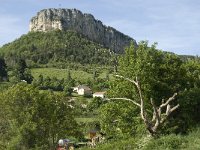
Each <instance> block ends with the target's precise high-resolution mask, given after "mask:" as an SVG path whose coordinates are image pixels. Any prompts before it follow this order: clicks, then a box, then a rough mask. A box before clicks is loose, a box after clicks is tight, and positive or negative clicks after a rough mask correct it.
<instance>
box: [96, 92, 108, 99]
mask: <svg viewBox="0 0 200 150" xmlns="http://www.w3.org/2000/svg"><path fill="white" fill-rule="evenodd" d="M105 94H106V92H95V93H94V94H93V98H94V97H101V98H105Z"/></svg>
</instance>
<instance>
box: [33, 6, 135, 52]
mask: <svg viewBox="0 0 200 150" xmlns="http://www.w3.org/2000/svg"><path fill="white" fill-rule="evenodd" d="M55 29H60V30H74V31H76V32H78V33H80V34H82V35H84V36H86V37H87V38H89V39H90V40H92V41H95V42H97V43H99V44H102V45H104V46H105V47H107V48H110V49H111V50H113V51H114V52H116V53H122V52H123V51H124V48H125V47H126V46H129V44H130V41H133V42H134V44H135V45H137V44H136V41H135V40H134V39H132V38H130V37H129V36H127V35H124V34H123V33H121V32H119V31H117V30H116V29H114V28H112V27H109V26H105V25H103V24H102V22H101V21H99V20H96V19H95V18H94V17H93V16H92V15H91V14H83V13H82V12H81V11H79V10H77V9H44V10H41V11H40V12H38V13H37V16H35V17H33V18H32V19H31V22H30V31H43V32H46V31H51V30H55Z"/></svg>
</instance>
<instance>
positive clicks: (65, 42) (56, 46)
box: [0, 30, 110, 66]
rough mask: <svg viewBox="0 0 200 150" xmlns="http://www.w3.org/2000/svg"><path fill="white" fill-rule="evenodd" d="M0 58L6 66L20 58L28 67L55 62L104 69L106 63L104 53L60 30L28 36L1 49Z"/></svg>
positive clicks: (91, 43)
mask: <svg viewBox="0 0 200 150" xmlns="http://www.w3.org/2000/svg"><path fill="white" fill-rule="evenodd" d="M0 55H3V56H4V58H5V60H6V62H7V64H8V65H13V63H15V62H16V60H17V59H18V58H22V59H25V60H26V62H27V63H28V65H29V66H33V65H38V64H48V63H51V64H56V63H57V62H63V63H68V62H76V63H80V64H101V65H107V64H109V60H110V52H109V50H108V49H105V48H103V46H101V45H99V44H97V43H94V42H92V41H90V40H88V39H87V38H85V37H83V36H82V35H80V34H78V33H75V32H73V31H60V30H55V31H50V32H29V33H28V34H26V35H23V36H21V37H20V38H19V39H17V40H15V41H14V42H11V43H8V44H6V45H4V46H3V47H1V48H0Z"/></svg>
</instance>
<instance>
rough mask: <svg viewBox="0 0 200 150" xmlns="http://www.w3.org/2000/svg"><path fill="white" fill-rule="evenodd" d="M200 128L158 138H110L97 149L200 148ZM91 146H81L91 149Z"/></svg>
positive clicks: (167, 149) (185, 149)
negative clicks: (182, 133) (184, 133)
mask: <svg viewBox="0 0 200 150" xmlns="http://www.w3.org/2000/svg"><path fill="white" fill-rule="evenodd" d="M199 137H200V128H195V129H194V130H193V131H191V132H189V133H188V134H187V135H179V134H178V135H176V134H169V135H163V136H161V137H159V138H157V139H153V138H151V137H147V136H145V135H144V136H139V137H135V138H133V137H130V138H125V139H118V140H110V141H106V142H105V143H103V144H99V145H97V147H96V148H95V149H96V150H108V149H115V150H122V149H126V150H137V149H138V150H198V149H199V148H200V138H199ZM89 149H91V148H86V147H85V148H81V150H89Z"/></svg>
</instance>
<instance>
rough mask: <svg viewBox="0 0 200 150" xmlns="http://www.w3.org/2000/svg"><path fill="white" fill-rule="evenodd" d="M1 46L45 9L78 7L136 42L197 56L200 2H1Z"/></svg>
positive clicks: (105, 0) (99, 0)
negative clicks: (143, 41)
mask: <svg viewBox="0 0 200 150" xmlns="http://www.w3.org/2000/svg"><path fill="white" fill-rule="evenodd" d="M0 2H1V3H0V4H1V7H0V46H2V45H3V44H6V43H8V42H12V41H13V40H14V39H16V38H19V37H20V36H21V35H22V34H26V33H27V32H28V30H29V21H30V19H31V17H33V16H35V15H36V13H37V12H38V11H40V10H41V9H45V8H77V9H79V10H81V11H82V12H83V13H91V14H93V15H94V17H95V18H96V19H98V20H101V21H102V22H103V23H104V24H105V25H107V26H112V27H114V28H116V29H117V30H119V31H121V32H123V33H125V34H127V35H129V36H130V37H132V38H134V39H135V40H136V41H137V42H138V41H141V40H148V41H149V43H150V44H151V43H153V42H158V48H159V49H163V50H165V51H171V52H175V53H177V54H187V55H200V1H199V0H0Z"/></svg>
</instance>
